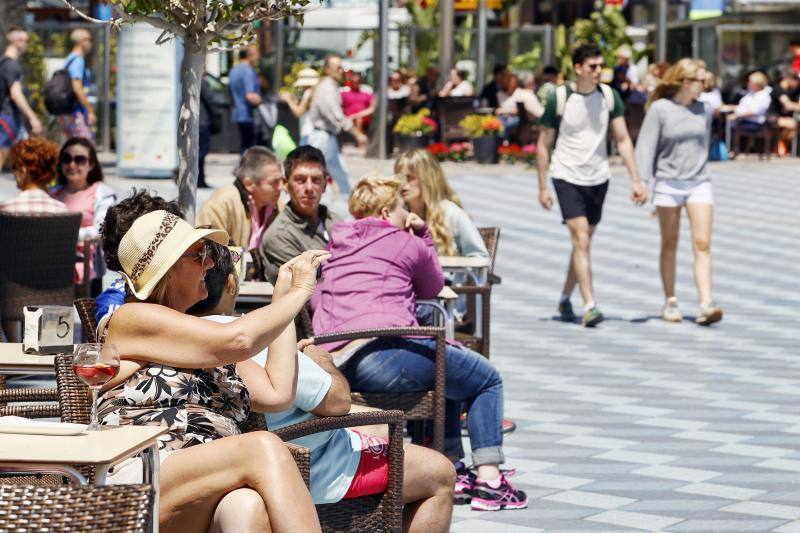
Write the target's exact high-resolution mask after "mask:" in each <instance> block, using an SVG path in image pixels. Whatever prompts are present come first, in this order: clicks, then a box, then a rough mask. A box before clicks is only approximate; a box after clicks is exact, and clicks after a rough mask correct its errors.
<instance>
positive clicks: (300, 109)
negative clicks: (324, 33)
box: [279, 68, 319, 144]
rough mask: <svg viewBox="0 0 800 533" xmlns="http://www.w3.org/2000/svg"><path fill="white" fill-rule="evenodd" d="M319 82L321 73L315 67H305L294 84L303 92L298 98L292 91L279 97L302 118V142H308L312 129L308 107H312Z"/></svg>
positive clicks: (293, 85) (295, 114) (298, 117)
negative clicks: (312, 99)
mask: <svg viewBox="0 0 800 533" xmlns="http://www.w3.org/2000/svg"><path fill="white" fill-rule="evenodd" d="M317 82H319V73H318V72H317V71H316V70H314V69H313V68H304V69H303V70H301V71H300V72H299V73H298V74H297V80H295V82H294V83H293V84H292V87H294V88H295V89H298V90H301V91H302V92H303V94H302V95H301V96H300V98H299V99H298V98H297V97H296V96H295V95H294V94H292V93H291V92H286V91H284V92H282V93H280V95H279V98H280V99H281V100H282V101H284V102H286V105H288V106H289V109H290V110H291V111H292V114H293V115H294V116H295V118H297V119H299V120H300V144H306V143H307V142H308V136H309V134H310V133H311V130H312V129H314V128H313V127H312V126H311V121H310V120H309V118H308V109H309V108H310V107H311V98H312V97H313V96H314V87H316V85H317Z"/></svg>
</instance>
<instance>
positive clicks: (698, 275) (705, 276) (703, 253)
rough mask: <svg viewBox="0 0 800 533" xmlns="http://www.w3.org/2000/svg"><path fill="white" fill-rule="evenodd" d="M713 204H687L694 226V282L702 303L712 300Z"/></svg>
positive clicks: (690, 221) (690, 219)
mask: <svg viewBox="0 0 800 533" xmlns="http://www.w3.org/2000/svg"><path fill="white" fill-rule="evenodd" d="M713 209H714V208H713V206H712V205H711V204H686V211H687V213H689V223H690V225H691V228H692V250H694V282H695V284H696V285H697V296H698V298H699V300H700V304H701V305H702V304H704V303H709V302H711V299H712V298H711V226H712V221H713V218H714V215H713Z"/></svg>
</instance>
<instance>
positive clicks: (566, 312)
mask: <svg viewBox="0 0 800 533" xmlns="http://www.w3.org/2000/svg"><path fill="white" fill-rule="evenodd" d="M558 314H559V315H561V321H562V322H575V319H576V318H578V317H576V316H575V311H573V310H572V304H571V303H570V302H569V300H566V301H564V302H561V303H560V304H558Z"/></svg>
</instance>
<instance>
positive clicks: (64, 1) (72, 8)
mask: <svg viewBox="0 0 800 533" xmlns="http://www.w3.org/2000/svg"><path fill="white" fill-rule="evenodd" d="M61 3H62V4H64V5H65V6H67V8H68V9H69V10H70V11H72V12H73V13H75V14H76V15H78V16H79V17H80V18H82V19H83V20H85V21H88V22H94V23H95V24H103V25H107V26H112V27H117V28H118V27H119V24H120V22H122V21H121V20H120V19H118V18H117V19H111V20H100V19H96V18H94V17H90V16H89V15H87V14H86V13H84V12H83V11H81V10H80V9H78V8H77V7H75V6H73V5H72V4H71V3H69V1H68V0H61Z"/></svg>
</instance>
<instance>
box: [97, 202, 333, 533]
mask: <svg viewBox="0 0 800 533" xmlns="http://www.w3.org/2000/svg"><path fill="white" fill-rule="evenodd" d="M137 197H138V198H139V199H138V201H139V202H143V201H146V198H145V199H144V200H143V199H142V198H143V196H142V195H138V196H137ZM137 197H135V198H137ZM126 207H130V208H131V209H133V210H134V211H135V210H136V205H131V202H128V203H127V204H126V201H123V202H121V203H120V204H118V205H116V206H114V207H112V208H111V209H109V211H108V213H107V214H106V220H105V223H104V226H103V242H104V245H105V246H106V250H107V252H108V253H107V255H106V261H107V263H108V266H109V267H110V268H115V267H116V268H119V269H120V270H121V272H120V273H121V274H122V276H123V279H124V280H125V284H126V292H127V297H126V301H125V303H124V304H123V305H122V306H121V307H119V308H118V309H117V310H116V311H114V312H113V314H112V315H111V316H110V318H109V319H107V320H105V321H104V322H103V323H102V324H101V325H100V327H99V328H98V334H99V335H100V338H103V339H105V342H109V343H113V344H114V345H115V346H116V347H117V350H118V351H119V353H120V358H121V366H120V373H119V375H118V376H117V377H116V378H115V379H114V380H112V381H111V382H109V383H108V384H107V385H106V387H105V388H104V390H103V392H102V395H101V398H100V404H99V407H98V411H99V415H100V419H101V422H102V423H103V424H113V425H163V426H167V427H168V428H169V431H168V433H166V434H165V435H163V436H162V437H159V452H160V460H161V476H160V490H161V495H160V505H161V512H160V517H159V520H160V525H161V527H162V528H163V529H164V530H166V531H173V530H174V531H206V530H208V529H209V528H210V529H212V530H220V531H255V530H263V529H266V528H267V527H269V528H271V530H272V531H284V532H286V531H319V530H320V526H319V521H318V518H317V515H316V512H315V509H314V505H313V502H312V499H311V496H310V495H309V493H308V489H307V488H306V487H305V485H304V483H303V480H302V478H301V476H300V473H299V472H298V470H297V467H296V465H295V463H294V461H293V459H292V457H291V455H290V454H289V452H288V450H287V449H286V447H285V446H284V445H283V444H282V443H281V441H280V439H278V438H277V437H275V436H274V435H272V434H270V433H267V432H251V433H246V434H242V433H241V429H240V427H241V426H242V425H243V423H244V422H245V420H246V419H247V417H248V415H249V413H250V411H251V410H254V411H258V412H263V411H266V410H280V409H284V408H286V407H287V406H289V405H291V402H292V401H293V398H294V387H293V383H294V379H295V375H296V373H297V357H296V344H297V339H296V337H295V330H294V324H293V319H294V317H295V315H297V313H298V312H299V311H300V309H302V307H303V305H305V303H306V301H307V300H308V299H309V298H310V297H311V294H312V293H313V291H314V287H315V283H316V271H317V267H318V266H319V264H320V261H321V260H323V259H325V258H326V256H327V252H323V251H319V250H315V251H314V250H312V251H309V252H306V253H304V254H303V255H301V256H299V257H296V258H294V259H292V260H291V261H289V262H287V263H286V264H285V265H284V266H283V267H282V268H281V269H280V272H279V274H278V279H277V281H276V284H275V292H274V294H273V303H272V305H270V306H268V307H264V308H261V309H258V310H256V311H253V312H251V313H248V314H247V315H244V316H242V317H240V318H238V319H237V320H235V321H233V322H231V323H229V324H211V323H209V322H208V321H206V320H203V319H201V318H197V317H194V316H190V315H187V314H186V310H187V309H188V308H189V307H190V306H192V305H194V304H195V303H197V302H199V301H200V300H203V299H204V298H206V296H207V294H208V291H207V289H206V287H205V281H204V278H205V274H206V272H207V271H208V270H209V269H210V268H211V267H213V261H212V260H211V258H210V256H209V254H208V245H207V244H206V242H207V241H212V242H216V243H220V244H227V242H228V235H227V233H226V232H224V231H221V230H213V229H195V228H193V227H192V226H191V225H190V224H188V223H187V222H186V221H184V220H183V219H181V218H180V217H178V216H176V215H175V214H173V213H170V212H168V211H164V210H155V211H151V212H148V213H146V214H142V215H141V216H139V217H138V218H135V219H134V218H132V217H127V216H126V214H125V212H124V210H125V209H126ZM267 346H269V348H270V353H271V357H270V360H269V361H268V362H267V363H266V365H265V366H264V367H263V368H262V367H259V366H258V365H257V364H256V363H254V362H252V361H250V360H249V359H250V357H251V356H252V355H253V354H255V353H257V352H258V351H260V350H262V349H264V348H266V347H267ZM138 461H140V459H130V460H127V461H125V462H123V463H121V464H120V465H117V467H115V469H114V471H113V472H112V473H111V474H110V475H109V479H110V481H111V482H112V483H135V482H138V481H139V480H140V478H141V464H140V463H139V462H138ZM137 476H138V477H137Z"/></svg>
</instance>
